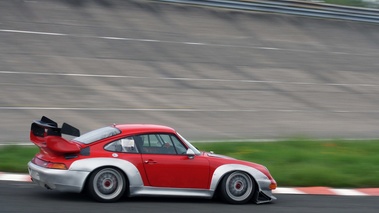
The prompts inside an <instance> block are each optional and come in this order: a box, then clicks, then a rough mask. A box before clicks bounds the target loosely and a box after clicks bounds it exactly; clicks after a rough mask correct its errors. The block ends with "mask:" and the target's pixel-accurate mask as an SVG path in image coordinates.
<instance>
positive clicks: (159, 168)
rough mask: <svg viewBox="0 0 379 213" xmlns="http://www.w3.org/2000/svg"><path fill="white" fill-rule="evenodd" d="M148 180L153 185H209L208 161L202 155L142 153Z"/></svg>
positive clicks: (182, 186)
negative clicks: (190, 156)
mask: <svg viewBox="0 0 379 213" xmlns="http://www.w3.org/2000/svg"><path fill="white" fill-rule="evenodd" d="M142 160H143V164H144V167H145V171H146V174H147V177H148V181H149V183H150V185H151V186H154V187H171V188H199V189H206V188H208V187H209V162H208V160H207V159H206V158H204V157H202V156H195V157H194V158H192V159H190V158H188V156H187V155H170V154H142Z"/></svg>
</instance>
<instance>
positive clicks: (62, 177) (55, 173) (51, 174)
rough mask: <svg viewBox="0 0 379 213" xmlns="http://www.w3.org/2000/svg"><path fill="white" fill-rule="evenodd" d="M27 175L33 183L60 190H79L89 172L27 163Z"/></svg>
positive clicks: (81, 188)
mask: <svg viewBox="0 0 379 213" xmlns="http://www.w3.org/2000/svg"><path fill="white" fill-rule="evenodd" d="M28 170H29V175H30V176H31V178H32V181H33V182H34V183H37V184H38V185H40V186H42V187H44V188H47V189H52V190H57V191H62V192H77V193H79V192H81V191H82V190H83V188H84V184H85V181H86V178H87V176H88V175H89V172H85V171H70V170H60V169H47V168H43V167H40V166H37V165H35V164H34V163H32V162H29V163H28Z"/></svg>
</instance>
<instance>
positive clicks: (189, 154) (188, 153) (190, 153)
mask: <svg viewBox="0 0 379 213" xmlns="http://www.w3.org/2000/svg"><path fill="white" fill-rule="evenodd" d="M186 155H187V156H188V158H189V159H193V158H194V157H195V152H194V151H193V150H192V149H187V152H186Z"/></svg>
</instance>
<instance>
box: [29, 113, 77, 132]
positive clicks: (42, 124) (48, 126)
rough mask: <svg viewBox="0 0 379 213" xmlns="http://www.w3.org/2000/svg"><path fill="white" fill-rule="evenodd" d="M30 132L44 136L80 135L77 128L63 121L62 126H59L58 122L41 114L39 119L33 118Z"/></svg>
mask: <svg viewBox="0 0 379 213" xmlns="http://www.w3.org/2000/svg"><path fill="white" fill-rule="evenodd" d="M31 132H32V133H33V134H34V135H35V136H37V137H45V136H49V135H51V136H62V134H66V135H71V136H76V137H79V136H80V131H79V129H77V128H75V127H73V126H71V125H69V124H67V123H63V125H62V127H61V128H59V127H58V124H57V123H56V122H55V121H53V120H51V119H49V118H47V117H45V116H42V118H41V120H35V121H33V123H32V126H31Z"/></svg>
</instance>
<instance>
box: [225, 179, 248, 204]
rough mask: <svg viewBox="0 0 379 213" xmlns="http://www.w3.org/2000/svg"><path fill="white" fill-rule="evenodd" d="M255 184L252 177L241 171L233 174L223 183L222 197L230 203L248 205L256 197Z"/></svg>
mask: <svg viewBox="0 0 379 213" xmlns="http://www.w3.org/2000/svg"><path fill="white" fill-rule="evenodd" d="M254 186H255V185H254V183H253V181H252V179H251V177H250V176H249V175H248V174H246V173H244V172H240V171H235V172H232V173H230V174H228V175H226V177H224V179H223V180H222V183H221V195H222V197H223V199H224V200H225V201H226V202H228V203H234V204H242V203H246V202H248V201H249V200H251V198H252V197H253V195H254V190H255V189H254V188H255V187H254Z"/></svg>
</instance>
